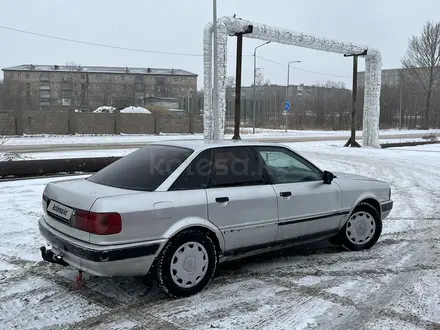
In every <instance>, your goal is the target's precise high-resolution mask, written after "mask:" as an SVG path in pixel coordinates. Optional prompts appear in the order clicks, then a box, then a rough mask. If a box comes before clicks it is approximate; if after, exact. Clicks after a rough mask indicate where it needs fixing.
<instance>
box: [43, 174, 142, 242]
mask: <svg viewBox="0 0 440 330" xmlns="http://www.w3.org/2000/svg"><path fill="white" fill-rule="evenodd" d="M130 193H135V192H133V191H130V190H125V189H119V188H113V187H108V186H103V185H100V184H97V183H93V182H91V181H88V180H86V179H84V178H82V179H73V180H62V181H56V182H51V183H49V184H48V185H47V186H46V188H45V189H44V193H43V201H42V203H43V211H44V215H45V220H46V222H47V223H48V224H49V225H50V226H51V227H53V228H54V229H56V230H58V231H60V232H62V233H64V234H66V235H68V236H70V237H73V238H76V239H79V240H81V241H86V242H90V234H89V233H88V232H86V231H82V230H78V229H76V228H74V227H72V225H71V219H72V217H73V216H74V215H75V213H76V212H78V211H79V210H83V211H90V209H91V207H92V206H93V203H94V202H95V201H96V200H97V199H98V198H101V197H108V196H116V195H125V194H130Z"/></svg>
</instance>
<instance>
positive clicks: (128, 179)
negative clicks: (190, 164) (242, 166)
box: [87, 145, 194, 191]
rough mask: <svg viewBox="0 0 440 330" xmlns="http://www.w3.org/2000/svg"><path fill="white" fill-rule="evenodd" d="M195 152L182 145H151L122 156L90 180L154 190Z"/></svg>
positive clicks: (131, 188)
mask: <svg viewBox="0 0 440 330" xmlns="http://www.w3.org/2000/svg"><path fill="white" fill-rule="evenodd" d="M193 152H194V150H192V149H188V148H182V147H175V146H163V145H149V146H146V147H143V148H141V149H138V150H136V151H134V152H132V153H131V154H128V155H127V156H125V157H122V158H121V159H119V160H117V161H116V162H114V163H112V164H110V165H109V166H107V167H105V168H103V169H102V170H100V171H99V172H97V173H95V174H94V175H92V176H91V177H89V178H88V179H87V180H90V181H91V182H94V183H98V184H102V185H105V186H110V187H116V188H122V189H129V190H138V191H154V190H156V189H157V188H158V187H159V186H160V185H161V184H162V183H163V182H164V181H165V180H166V179H167V178H168V177H169V176H170V175H171V173H173V172H174V171H175V170H176V169H177V168H178V167H179V166H180V165H181V164H182V163H183V162H184V161H185V160H186V159H187V158H188V157H189V156H190V155H191V154H192V153H193Z"/></svg>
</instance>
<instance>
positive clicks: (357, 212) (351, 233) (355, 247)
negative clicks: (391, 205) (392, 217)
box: [332, 202, 382, 251]
mask: <svg viewBox="0 0 440 330" xmlns="http://www.w3.org/2000/svg"><path fill="white" fill-rule="evenodd" d="M381 233H382V219H381V217H380V213H379V210H377V209H376V208H375V207H374V206H373V205H371V204H369V203H365V202H363V203H359V205H358V206H356V208H355V209H354V210H353V212H352V213H351V214H350V216H349V218H348V220H347V222H346V223H345V225H344V226H343V227H342V230H341V231H340V232H339V234H338V236H336V237H334V238H333V239H332V241H333V242H338V243H340V244H341V245H343V246H344V247H345V248H347V249H348V250H351V251H360V250H366V249H369V248H371V247H372V246H373V245H375V244H376V242H377V241H378V240H379V237H380V235H381Z"/></svg>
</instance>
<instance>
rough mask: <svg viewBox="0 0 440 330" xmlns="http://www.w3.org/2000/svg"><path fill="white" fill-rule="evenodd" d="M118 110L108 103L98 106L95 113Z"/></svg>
mask: <svg viewBox="0 0 440 330" xmlns="http://www.w3.org/2000/svg"><path fill="white" fill-rule="evenodd" d="M115 110H116V108H115V107H112V106H108V105H103V106H101V107H99V108H97V109H96V110H95V111H93V112H95V113H113V112H114V111H115Z"/></svg>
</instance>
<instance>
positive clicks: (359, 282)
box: [0, 147, 440, 330]
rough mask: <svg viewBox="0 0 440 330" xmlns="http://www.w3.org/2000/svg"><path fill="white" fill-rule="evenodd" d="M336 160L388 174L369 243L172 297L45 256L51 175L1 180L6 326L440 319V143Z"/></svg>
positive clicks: (305, 329)
mask: <svg viewBox="0 0 440 330" xmlns="http://www.w3.org/2000/svg"><path fill="white" fill-rule="evenodd" d="M303 154H304V155H305V156H307V157H308V158H309V159H311V160H312V161H315V162H316V164H317V165H318V166H320V167H321V168H324V169H329V170H332V171H343V172H348V173H355V174H363V175H367V176H371V177H375V178H378V179H381V180H385V181H387V182H389V183H390V184H391V186H392V189H393V200H394V201H395V205H394V209H393V211H392V213H391V214H390V216H389V218H387V219H386V220H385V221H384V230H383V235H382V237H381V239H380V240H379V242H378V243H377V244H376V245H375V246H374V247H373V248H372V249H371V250H368V251H361V252H348V251H345V250H343V249H341V248H338V247H335V246H332V245H330V244H329V243H327V242H322V243H319V244H315V245H312V246H308V247H301V248H296V249H291V250H288V251H283V252H279V253H273V254H270V255H265V256H261V257H258V258H251V259H247V260H241V261H240V262H236V263H231V264H226V265H223V266H222V267H220V269H219V271H218V272H217V275H216V276H215V277H214V279H213V281H212V283H211V284H210V285H209V286H208V287H207V288H206V289H205V290H203V291H202V292H201V293H200V294H198V295H196V296H194V297H191V298H187V299H179V300H171V299H169V298H167V297H166V296H164V295H163V294H161V293H159V292H158V290H157V287H155V286H153V287H152V288H147V287H145V286H144V285H143V284H142V282H141V281H140V280H139V279H132V278H127V279H121V278H114V279H105V278H97V277H93V276H87V277H86V286H85V287H84V288H83V289H82V290H78V289H77V288H76V287H75V282H74V278H75V275H76V273H75V271H74V270H72V269H70V268H66V269H64V268H62V267H61V266H57V265H48V264H47V263H45V262H42V261H40V260H41V259H40V257H39V255H38V247H39V245H40V239H39V235H38V230H37V226H36V223H37V220H38V217H39V215H40V213H41V210H40V209H41V201H40V200H41V198H40V196H41V192H42V189H43V188H44V185H45V184H46V183H47V182H49V181H51V180H59V179H49V178H45V179H37V180H29V181H26V180H23V181H11V182H3V183H0V209H2V213H1V214H0V222H1V223H2V226H1V227H0V251H1V252H0V322H1V323H2V324H3V327H4V328H5V329H18V328H20V329H21V328H27V329H30V328H32V329H45V330H49V329H51V330H52V329H53V330H58V329H59V330H61V329H63V330H64V329H72V330H73V329H75V330H77V329H78V330H82V329H84V330H85V329H93V330H101V329H125V330H137V329H162V330H172V329H173V330H176V329H192V330H208V329H222V330H226V329H239V330H241V329H243V330H245V329H252V330H254V329H255V330H259V329H269V330H314V329H318V330H321V329H322V330H333V329H335V330H336V329H337V330H351V329H365V330H379V329H405V330H421V329H427V330H438V329H440V314H439V312H438V306H440V291H439V290H438V283H439V279H440V266H439V265H440V239H439V237H440V222H439V220H440V219H439V216H438V214H439V213H440V208H439V203H438V201H439V200H440V192H439V189H438V187H440V168H439V166H438V164H439V163H440V154H438V153H432V152H423V151H419V152H417V153H412V152H410V151H404V152H402V151H397V150H389V149H379V150H378V149H367V148H361V149H353V148H338V149H333V148H331V147H329V148H321V149H320V150H318V151H314V150H308V151H304V152H303Z"/></svg>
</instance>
